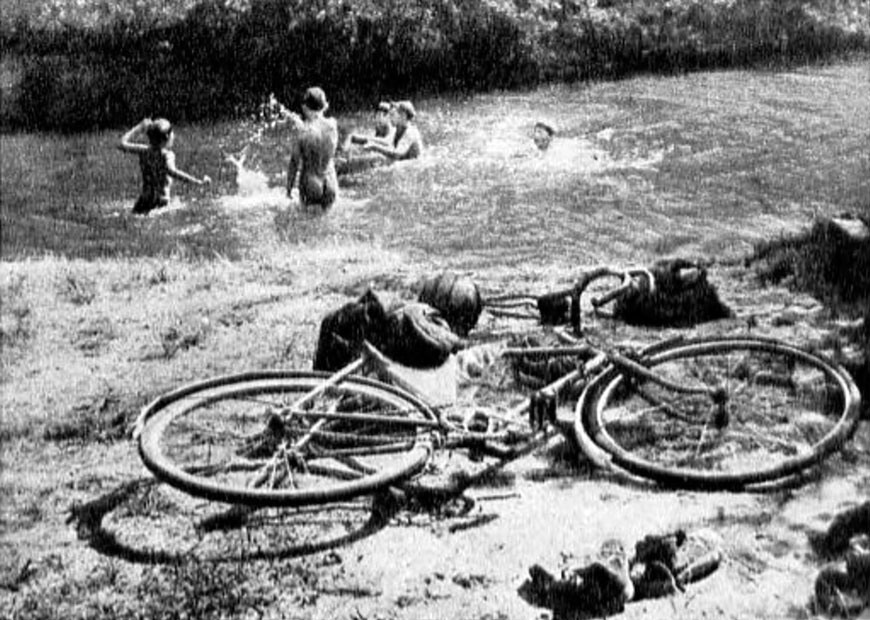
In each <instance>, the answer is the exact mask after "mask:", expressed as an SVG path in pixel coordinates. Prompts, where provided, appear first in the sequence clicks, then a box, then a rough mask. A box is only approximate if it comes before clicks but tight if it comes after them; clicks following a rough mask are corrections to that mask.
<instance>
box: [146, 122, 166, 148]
mask: <svg viewBox="0 0 870 620" xmlns="http://www.w3.org/2000/svg"><path fill="white" fill-rule="evenodd" d="M145 135H146V136H148V142H149V143H151V146H163V145H164V144H166V143H167V142H168V141H169V136H170V135H172V123H170V122H169V121H168V120H166V119H165V118H158V119H155V120H153V121H151V123H149V125H148V127H147V128H146V129H145Z"/></svg>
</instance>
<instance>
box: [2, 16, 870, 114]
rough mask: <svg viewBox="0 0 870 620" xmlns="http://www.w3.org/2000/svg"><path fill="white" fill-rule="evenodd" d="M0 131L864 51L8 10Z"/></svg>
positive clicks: (474, 19) (806, 29)
mask: <svg viewBox="0 0 870 620" xmlns="http://www.w3.org/2000/svg"><path fill="white" fill-rule="evenodd" d="M0 35H2V43H3V45H2V48H3V50H4V54H3V89H4V92H3V94H4V96H3V104H2V118H0V121H2V124H3V126H4V127H6V128H40V129H66V130H70V129H82V128H92V127H97V126H108V125H116V124H120V123H127V122H130V120H131V119H138V118H141V117H142V116H144V115H158V114H159V115H165V116H168V117H170V118H173V119H175V120H184V119H187V120H193V119H215V118H218V117H228V116H238V115H239V114H241V113H242V112H243V111H245V110H249V109H251V108H252V107H253V106H255V105H256V103H257V102H258V101H259V100H261V98H262V97H263V96H264V95H266V94H268V93H270V92H274V93H276V94H277V95H278V96H279V98H281V99H283V100H284V101H287V102H291V103H294V102H295V99H296V97H297V96H298V94H299V92H300V91H301V89H302V88H303V87H304V86H305V85H308V84H312V83H319V84H321V85H323V86H324V87H325V88H326V89H327V91H328V92H329V93H330V96H331V98H332V100H333V104H334V109H336V110H342V109H348V108H351V107H357V106H360V105H369V104H370V103H371V102H372V101H376V100H378V99H379V98H383V97H398V96H413V95H416V96H420V95H424V94H433V93H443V92H459V91H462V92H469V91H471V92H482V91H487V90H491V89H496V88H517V87H523V86H532V85H535V84H540V83H542V82H549V81H553V80H562V81H574V80H584V79H590V78H598V77H620V76H626V75H630V74H634V73H638V72H674V71H685V70H693V69H702V68H716V67H734V66H747V65H755V64H758V63H764V64H769V63H772V62H773V63H782V62H806V61H810V60H817V59H821V58H826V57H830V56H831V55H836V54H844V53H849V52H854V51H858V50H864V51H866V50H868V49H870V7H868V6H867V5H866V3H864V2H862V0H782V1H779V0H778V1H773V0H717V1H715V2H709V1H704V2H702V1H699V0H678V1H675V2H667V3H662V2H658V1H655V0H638V1H631V2H626V1H623V0H597V1H595V0H587V1H584V2H579V1H574V0H561V1H545V2H534V3H525V2H523V3H521V2H515V1H514V0H465V1H461V2H460V1H457V0H427V1H425V2H414V3H396V2H386V1H383V0H368V1H367V2H353V3H349V2H345V1H335V0H325V1H323V2H319V3H307V2H286V1H284V0H174V1H172V2H164V3H160V4H153V3H141V2H135V1H133V0H126V1H124V2H117V3H112V4H106V3H102V2H98V1H97V0H89V1H85V2H80V1H73V0H42V1H41V2H34V3H25V2H11V0H10V6H9V8H8V10H6V9H4V20H3V26H2V31H0Z"/></svg>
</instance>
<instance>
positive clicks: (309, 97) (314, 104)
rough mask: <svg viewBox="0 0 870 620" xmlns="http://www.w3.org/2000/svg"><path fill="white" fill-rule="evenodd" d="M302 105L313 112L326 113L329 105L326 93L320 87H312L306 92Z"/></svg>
mask: <svg viewBox="0 0 870 620" xmlns="http://www.w3.org/2000/svg"><path fill="white" fill-rule="evenodd" d="M302 105H303V106H305V107H306V108H308V109H309V110H311V111H312V112H325V111H326V108H327V107H328V106H329V103H328V102H327V101H326V93H325V92H323V89H322V88H320V87H318V86H312V87H311V88H309V89H308V90H306V91H305V95H304V96H303V97H302Z"/></svg>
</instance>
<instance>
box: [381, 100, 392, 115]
mask: <svg viewBox="0 0 870 620" xmlns="http://www.w3.org/2000/svg"><path fill="white" fill-rule="evenodd" d="M392 109H393V104H392V103H390V102H389V101H381V102H380V103H379V104H378V107H377V111H378V112H390V111H391V110H392Z"/></svg>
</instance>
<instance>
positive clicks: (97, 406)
mask: <svg viewBox="0 0 870 620" xmlns="http://www.w3.org/2000/svg"><path fill="white" fill-rule="evenodd" d="M141 404H142V403H134V402H132V401H130V400H129V399H126V400H125V399H123V398H122V397H121V396H120V395H118V394H116V393H115V392H114V391H113V390H112V389H107V390H106V391H105V392H103V393H102V394H98V395H96V396H93V397H90V398H88V399H86V400H85V401H83V402H80V403H79V404H77V405H75V406H74V407H73V408H72V409H71V410H70V411H69V412H68V413H67V414H66V415H65V416H63V417H62V418H61V419H58V420H51V421H50V422H48V423H47V424H46V426H45V428H44V429H43V433H42V437H43V439H45V440H47V441H82V442H92V441H117V440H120V439H123V438H124V437H125V436H126V435H127V429H128V428H129V426H130V424H131V423H132V421H133V419H134V417H135V416H136V414H137V413H138V411H139V409H140V407H141Z"/></svg>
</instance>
